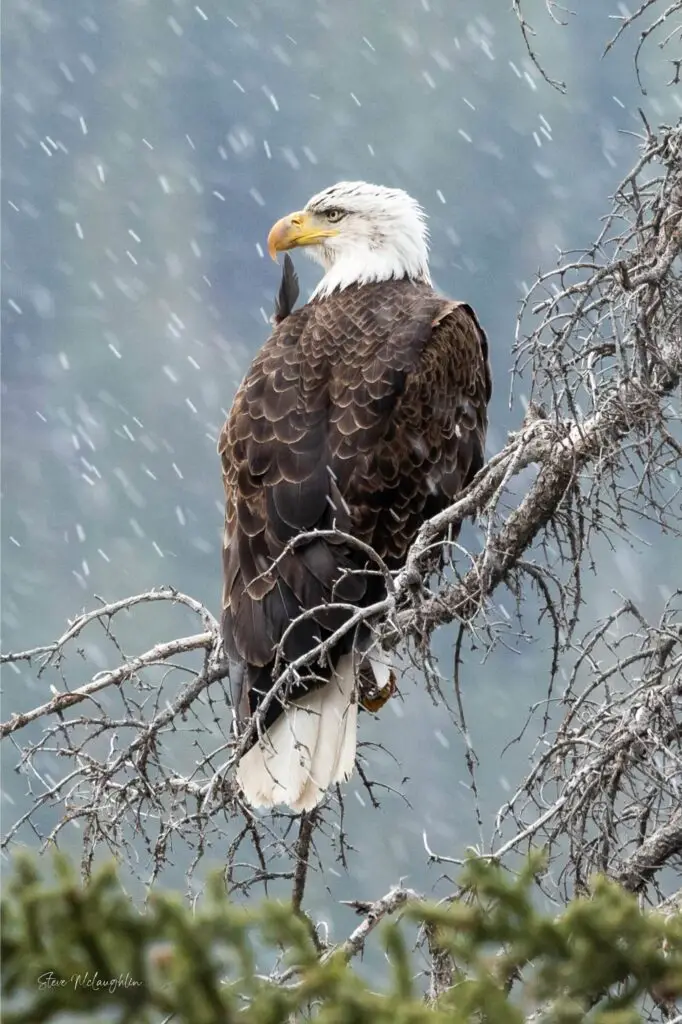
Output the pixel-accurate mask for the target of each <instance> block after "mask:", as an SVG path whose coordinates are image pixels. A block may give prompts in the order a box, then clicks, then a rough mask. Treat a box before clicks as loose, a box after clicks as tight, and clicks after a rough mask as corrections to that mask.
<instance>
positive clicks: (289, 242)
mask: <svg viewBox="0 0 682 1024" xmlns="http://www.w3.org/2000/svg"><path fill="white" fill-rule="evenodd" d="M304 231H305V215H304V214H303V213H290V214H289V216H287V217H282V218H281V220H278V221H277V223H276V224H273V226H272V227H271V228H270V234H269V235H268V253H269V254H270V259H272V260H274V261H275V263H277V262H278V260H277V255H278V253H280V252H285V251H286V250H287V249H293V248H294V247H295V246H297V245H300V244H301V242H302V241H303V238H304Z"/></svg>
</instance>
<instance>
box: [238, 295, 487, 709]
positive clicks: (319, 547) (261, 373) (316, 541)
mask: <svg viewBox="0 0 682 1024" xmlns="http://www.w3.org/2000/svg"><path fill="white" fill-rule="evenodd" d="M490 392H491V378H490V367H489V364H488V348H487V343H486V338H485V335H484V333H483V331H482V329H481V328H480V326H479V324H478V321H477V319H476V316H475V314H474V313H473V311H472V309H471V308H470V307H469V306H467V305H465V304H463V303H458V302H452V301H449V300H447V299H445V298H443V297H441V296H439V295H437V294H436V293H435V292H434V291H433V289H432V288H431V287H430V286H429V285H426V284H421V283H415V282H413V281H410V280H407V279H405V280H400V281H395V280H394V281H387V282H380V283H376V284H365V285H360V286H358V285H353V286H351V287H349V288H346V289H344V290H343V291H340V292H335V293H333V294H332V295H331V296H328V297H326V298H321V299H314V300H312V301H311V302H309V303H308V304H307V305H305V306H303V307H302V308H300V309H298V310H297V311H295V312H293V313H291V314H290V315H289V316H287V317H286V319H284V320H282V322H281V323H279V324H278V325H277V326H276V328H275V329H274V331H273V334H272V335H271V337H270V338H269V339H268V341H267V342H266V343H265V345H264V346H263V348H262V349H261V350H260V352H259V353H258V355H257V356H256V358H255V359H254V361H253V364H252V366H251V368H250V370H249V372H248V373H247V375H246V378H245V380H244V382H243V383H242V385H241V386H240V388H239V390H238V392H237V395H236V397H235V400H234V403H233V406H232V409H231V411H230V415H229V417H228V420H227V422H226V424H225V427H224V429H223V431H222V434H221V437H220V443H219V450H220V455H221V459H222V467H223V477H224V484H225V491H226V497H227V506H226V509H227V510H226V524H225V546H224V552H223V560H224V592H223V631H224V638H225V644H226V648H227V651H228V653H229V655H230V656H231V658H233V659H235V660H237V661H239V662H241V663H243V665H244V666H245V671H244V673H243V675H242V677H241V683H240V686H239V688H238V691H239V692H238V693H237V694H236V695H235V697H236V705H237V709H238V714H239V717H240V718H241V719H242V720H243V719H244V718H245V717H247V716H248V715H249V714H250V713H252V712H253V711H254V710H255V708H256V707H257V705H258V703H259V701H260V700H261V699H262V694H263V693H264V692H266V691H267V690H268V689H269V687H270V685H271V683H272V681H273V680H272V678H271V673H272V669H273V664H274V663H273V659H274V653H275V648H276V646H277V644H278V643H279V641H280V640H281V639H282V636H283V634H284V632H285V630H286V629H287V628H288V627H289V626H290V624H291V623H292V621H293V620H294V619H296V617H297V616H298V615H300V613H301V612H302V611H305V610H308V609H318V611H316V612H315V614H314V615H313V616H311V617H308V618H306V619H304V620H303V621H302V622H301V623H300V624H298V625H297V627H296V628H295V630H294V631H293V632H292V633H291V634H290V635H289V636H288V638H287V640H286V642H285V644H284V651H283V653H284V657H285V660H288V661H291V660H293V659H295V658H297V657H299V656H300V655H302V654H305V653H307V652H308V651H309V650H310V649H311V648H312V647H313V646H314V645H316V644H317V643H318V642H319V640H320V639H321V638H323V637H325V636H329V635H330V630H333V629H335V628H337V627H338V626H339V625H340V624H341V623H342V622H343V621H344V618H345V617H346V616H347V615H348V611H347V610H346V611H344V610H338V609H337V610H336V611H334V610H325V609H324V608H323V607H321V606H324V605H325V604H327V603H329V602H333V601H336V602H345V603H346V604H350V605H366V604H368V603H370V602H374V601H375V600H377V598H379V597H381V596H382V594H383V588H384V583H383V579H382V577H381V574H379V573H376V572H375V573H373V574H372V573H370V574H363V573H362V572H357V571H356V572H355V573H354V574H352V575H349V573H348V570H362V569H365V568H366V567H367V565H368V560H367V556H366V555H365V554H364V553H362V552H361V551H359V550H358V549H357V548H355V547H353V545H352V544H350V543H349V542H346V541H344V540H342V539H339V538H311V539H309V540H306V541H305V542H303V543H300V544H298V545H296V546H295V547H294V548H293V549H292V550H290V551H288V552H287V553H286V554H285V555H284V556H283V557H281V560H280V561H278V562H277V564H276V565H275V566H274V567H272V563H273V561H274V560H275V559H277V558H279V556H282V553H283V552H284V551H285V549H286V547H287V544H288V543H289V542H290V541H291V540H292V538H294V537H296V536H297V535H298V534H300V533H305V532H309V531H314V530H331V529H332V528H334V527H335V528H336V529H338V530H339V531H341V532H342V533H346V534H350V535H352V536H353V537H355V538H357V539H359V540H361V541H364V542H365V543H366V544H368V545H370V546H371V547H372V548H373V549H374V550H375V551H376V552H377V554H378V555H379V556H380V557H381V558H382V559H383V560H384V562H385V564H386V565H387V566H388V568H389V569H397V568H399V567H400V566H402V564H403V563H404V559H405V556H406V553H407V550H408V548H409V546H410V544H411V543H412V542H413V540H414V538H415V536H416V534H417V531H418V530H419V527H420V525H421V524H422V523H423V521H424V520H425V519H426V518H428V517H429V516H431V515H433V514H434V513H436V512H438V511H439V510H440V509H442V508H444V507H445V506H447V505H448V504H449V503H451V502H452V501H453V500H454V499H455V497H456V496H457V495H458V493H459V492H461V491H462V489H463V488H464V487H466V485H467V484H468V482H469V481H470V480H471V479H472V477H473V476H474V474H475V473H476V472H477V471H478V470H479V469H480V468H481V466H482V465H483V461H484V446H485V435H486V427H487V411H486V410H487V404H488V401H489V398H490ZM349 642H350V641H348V642H347V643H346V644H345V645H343V646H345V648H346V649H347V647H348V643H349ZM341 650H342V648H340V649H339V652H337V653H341ZM334 657H335V655H332V658H334ZM311 671H312V672H313V673H316V678H310V679H309V681H308V682H307V683H304V684H302V688H306V687H308V688H309V687H311V686H315V685H319V683H320V681H321V679H322V680H324V678H325V677H326V676H328V671H327V672H325V669H324V668H322V669H321V668H320V667H319V665H318V666H315V667H313V669H312V670H311ZM292 696H295V693H294V694H292ZM280 713H281V705H280V704H278V703H277V702H273V703H272V704H271V706H270V709H269V711H268V714H267V716H266V721H265V724H266V725H268V726H269V725H270V724H271V723H272V722H273V721H274V720H275V718H276V717H277V715H278V714H280Z"/></svg>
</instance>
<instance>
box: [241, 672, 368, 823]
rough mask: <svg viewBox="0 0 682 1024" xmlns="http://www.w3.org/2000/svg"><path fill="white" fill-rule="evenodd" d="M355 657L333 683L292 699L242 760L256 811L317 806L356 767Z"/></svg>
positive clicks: (248, 795)
mask: <svg viewBox="0 0 682 1024" xmlns="http://www.w3.org/2000/svg"><path fill="white" fill-rule="evenodd" d="M354 691H355V671H354V665H353V657H352V655H345V656H344V657H342V658H341V659H340V660H339V664H338V665H337V667H336V671H335V673H334V675H333V677H332V679H331V680H330V681H329V682H328V683H327V684H326V685H325V686H323V687H321V688H320V689H319V690H313V691H312V692H311V693H309V694H306V696H305V697H301V698H300V699H298V700H296V701H291V703H290V704H289V706H288V707H287V709H286V711H285V712H284V714H282V715H280V717H279V718H278V719H277V721H276V722H275V723H274V724H273V725H272V726H271V727H270V728H269V729H268V732H267V736H264V737H263V738H262V739H260V740H259V741H258V742H257V743H256V744H254V746H253V747H251V749H250V750H248V751H247V752H246V754H245V755H244V756H243V757H242V759H241V761H240V762H239V767H238V769H237V779H238V781H239V784H240V786H241V788H242V790H243V792H244V797H245V799H246V801H247V802H248V803H249V804H250V805H251V806H252V807H274V806H275V805H276V804H281V803H283V804H287V805H288V806H289V807H290V808H291V809H292V810H293V811H297V812H298V811H309V810H311V809H312V808H313V807H315V806H316V805H317V804H318V803H320V801H321V800H322V798H323V797H324V794H325V793H326V791H327V789H329V787H330V786H332V785H333V784H334V783H336V782H345V780H346V779H347V778H349V776H350V775H351V773H352V771H353V766H354V764H355V746H356V734H357V716H358V705H357V698H356V695H355V692H354Z"/></svg>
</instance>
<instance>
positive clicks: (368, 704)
mask: <svg viewBox="0 0 682 1024" xmlns="http://www.w3.org/2000/svg"><path fill="white" fill-rule="evenodd" d="M397 689H398V684H397V682H396V677H395V672H391V674H390V676H389V678H388V682H387V683H386V685H385V686H382V687H381V689H380V690H379V689H376V688H373V689H371V690H369V691H368V692H366V693H364V694H361V695H360V707H361V708H364V710H365V711H370V712H371V713H372V714H374V713H376V712H377V711H381V709H382V708H383V706H384V704H386V703H387V702H388V701H389V700H390V699H391V697H392V696H393V694H394V693H395V692H396V691H397Z"/></svg>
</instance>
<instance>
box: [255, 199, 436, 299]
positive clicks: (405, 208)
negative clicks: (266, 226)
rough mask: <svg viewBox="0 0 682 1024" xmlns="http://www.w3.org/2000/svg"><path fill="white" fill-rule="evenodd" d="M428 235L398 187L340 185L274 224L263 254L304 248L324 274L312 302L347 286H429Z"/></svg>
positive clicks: (421, 214) (411, 201)
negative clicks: (401, 282)
mask: <svg viewBox="0 0 682 1024" xmlns="http://www.w3.org/2000/svg"><path fill="white" fill-rule="evenodd" d="M428 241H429V236H428V231H427V229H426V223H425V214H424V211H423V210H422V208H421V206H420V205H419V203H418V202H416V200H414V199H412V197H411V196H409V195H408V194H407V192H403V190H402V189H400V188H385V187H384V186H383V185H369V184H368V183H367V182H366V181H340V182H339V183H338V184H337V185H332V186H331V187H330V188H326V189H325V190H324V191H323V192H318V193H317V195H315V196H313V197H312V199H310V200H308V202H307V203H306V205H305V207H304V209H302V210H299V211H298V212H296V213H290V214H289V215H288V216H287V217H283V218H282V219H281V220H278V221H277V223H276V224H275V225H274V227H273V228H272V230H271V231H270V234H269V235H268V251H269V253H270V255H271V256H272V258H273V259H277V253H278V252H283V251H284V250H285V249H293V248H295V247H297V246H305V247H306V249H307V251H308V253H309V255H310V256H311V257H312V258H313V259H314V260H316V261H317V262H318V263H321V264H322V266H323V267H324V269H325V271H326V272H325V275H324V277H323V278H322V280H321V281H320V283H319V284H318V286H317V288H316V289H315V291H314V292H313V297H315V296H318V297H323V296H325V295H329V294H330V293H331V292H333V291H334V290H335V289H343V288H347V287H348V286H349V285H351V284H369V283H370V282H372V281H388V280H390V279H391V278H403V277H408V278H410V279H412V280H413V281H424V282H426V283H430V276H429V263H428V255H429V249H428Z"/></svg>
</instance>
